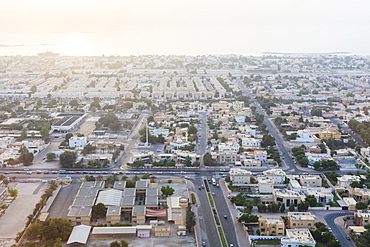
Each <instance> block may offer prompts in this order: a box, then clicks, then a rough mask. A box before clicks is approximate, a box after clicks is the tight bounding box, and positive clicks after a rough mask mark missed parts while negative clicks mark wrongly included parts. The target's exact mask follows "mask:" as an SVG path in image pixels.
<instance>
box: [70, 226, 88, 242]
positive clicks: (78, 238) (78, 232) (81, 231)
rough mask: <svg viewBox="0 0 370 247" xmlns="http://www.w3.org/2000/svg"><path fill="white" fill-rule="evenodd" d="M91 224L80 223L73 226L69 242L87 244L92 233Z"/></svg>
mask: <svg viewBox="0 0 370 247" xmlns="http://www.w3.org/2000/svg"><path fill="white" fill-rule="evenodd" d="M90 230H91V226H86V225H79V226H75V227H73V230H72V232H71V235H69V238H68V241H67V244H73V243H80V244H86V243H87V239H88V238H89V235H90Z"/></svg>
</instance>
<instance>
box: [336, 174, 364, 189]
mask: <svg viewBox="0 0 370 247" xmlns="http://www.w3.org/2000/svg"><path fill="white" fill-rule="evenodd" d="M337 179H338V182H337V187H340V188H349V187H351V183H353V182H360V177H359V176H356V175H343V176H341V177H338V178H337Z"/></svg>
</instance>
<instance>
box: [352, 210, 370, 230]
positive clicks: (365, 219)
mask: <svg viewBox="0 0 370 247" xmlns="http://www.w3.org/2000/svg"><path fill="white" fill-rule="evenodd" d="M354 221H355V224H356V225H357V226H366V225H368V224H370V210H357V212H356V213H354Z"/></svg>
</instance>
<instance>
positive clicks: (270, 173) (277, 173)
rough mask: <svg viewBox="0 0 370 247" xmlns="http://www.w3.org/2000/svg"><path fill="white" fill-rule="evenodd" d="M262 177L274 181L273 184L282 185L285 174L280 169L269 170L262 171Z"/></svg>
mask: <svg viewBox="0 0 370 247" xmlns="http://www.w3.org/2000/svg"><path fill="white" fill-rule="evenodd" d="M263 175H264V176H265V177H267V178H271V179H272V180H274V182H275V184H282V183H284V182H285V177H286V173H285V172H284V171H283V170H281V169H270V170H267V171H264V172H263Z"/></svg>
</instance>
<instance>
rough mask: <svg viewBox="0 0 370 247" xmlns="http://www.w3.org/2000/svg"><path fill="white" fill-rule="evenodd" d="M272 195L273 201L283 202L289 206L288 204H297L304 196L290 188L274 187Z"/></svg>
mask: <svg viewBox="0 0 370 247" xmlns="http://www.w3.org/2000/svg"><path fill="white" fill-rule="evenodd" d="M273 195H274V202H275V203H279V202H280V203H284V204H285V206H286V207H289V206H290V205H294V206H297V205H298V204H299V203H301V202H302V200H303V199H304V197H305V196H304V195H302V194H300V193H297V192H294V191H291V190H280V189H274V190H273Z"/></svg>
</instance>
